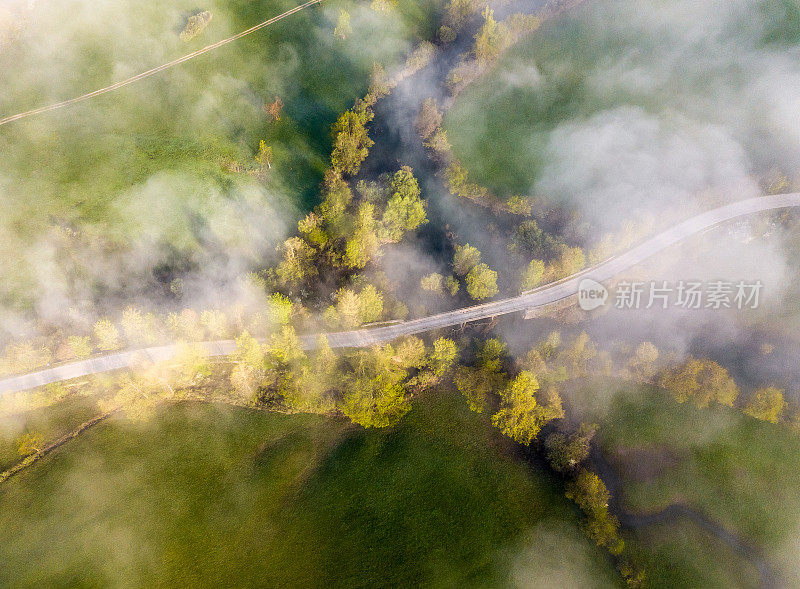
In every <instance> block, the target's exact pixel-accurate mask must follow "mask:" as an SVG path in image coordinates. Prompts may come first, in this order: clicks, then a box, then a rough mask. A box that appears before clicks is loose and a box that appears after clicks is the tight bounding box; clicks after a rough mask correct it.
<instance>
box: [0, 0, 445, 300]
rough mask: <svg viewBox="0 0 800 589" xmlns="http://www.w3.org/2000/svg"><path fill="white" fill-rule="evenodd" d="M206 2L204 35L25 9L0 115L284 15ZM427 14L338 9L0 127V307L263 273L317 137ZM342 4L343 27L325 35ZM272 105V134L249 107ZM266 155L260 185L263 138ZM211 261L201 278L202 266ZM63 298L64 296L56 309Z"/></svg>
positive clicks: (321, 138) (118, 16)
mask: <svg viewBox="0 0 800 589" xmlns="http://www.w3.org/2000/svg"><path fill="white" fill-rule="evenodd" d="M296 5H297V4H296V3H294V2H290V1H288V0H259V1H255V2H254V1H250V0H232V1H228V0H209V2H207V3H206V4H205V5H203V6H202V7H203V8H204V9H207V10H209V11H210V12H211V13H212V14H213V19H212V21H211V23H210V24H209V26H208V27H207V28H206V29H205V31H204V32H203V33H202V34H201V35H200V36H198V37H196V38H195V39H193V40H191V41H189V42H182V41H181V40H180V39H179V36H178V33H179V32H180V30H181V27H182V25H183V23H184V22H185V19H186V16H187V15H189V14H191V13H192V12H193V11H194V10H196V9H197V5H196V4H195V3H192V2H189V1H188V0H181V1H178V2H169V3H166V2H146V3H141V2H133V1H131V0H124V1H122V2H114V3H96V4H95V3H93V4H92V7H91V10H89V8H87V5H86V3H85V2H81V1H78V0H68V1H67V2H64V3H57V4H56V5H52V4H48V3H36V5H35V9H34V10H33V12H32V13H31V15H30V16H29V17H28V20H27V22H25V23H24V26H23V29H22V30H23V33H22V36H21V37H20V39H19V40H18V41H17V42H15V43H13V44H11V45H10V46H8V47H5V48H3V50H2V51H0V70H2V71H3V91H2V92H0V116H2V115H8V114H13V113H16V112H21V111H25V110H28V109H30V108H34V107H38V106H42V105H45V104H50V103H52V102H55V101H58V100H62V99H65V98H71V97H73V96H77V95H80V94H83V93H84V92H88V91H91V90H94V89H96V88H100V87H103V86H106V85H108V84H110V83H112V82H115V81H117V80H120V79H123V78H126V77H128V76H130V75H133V74H136V73H139V72H141V71H144V70H146V69H149V68H150V67H153V66H155V65H158V64H160V63H164V62H165V61H168V60H170V59H173V58H176V57H179V56H181V55H184V54H186V53H189V52H190V51H193V50H195V49H198V48H201V47H203V46H204V45H206V44H209V43H211V42H214V41H217V40H219V39H222V38H225V37H227V36H229V35H232V34H234V33H236V32H239V31H242V30H244V29H247V28H249V27H251V26H253V25H255V24H257V23H259V22H261V21H264V20H266V19H267V18H269V17H270V16H275V15H277V14H279V13H281V12H283V11H285V10H287V9H288V8H291V7H293V6H296ZM435 6H436V4H435V1H434V0H431V1H428V0H421V1H416V0H400V1H399V2H398V3H397V7H396V8H395V9H394V10H393V11H392V12H390V13H384V12H377V11H375V10H372V9H370V8H369V7H368V5H363V4H356V3H355V2H351V1H349V0H336V1H334V2H332V3H327V2H326V3H325V4H324V5H323V6H322V7H319V6H315V7H312V8H309V9H307V10H305V11H303V12H301V13H299V14H295V15H292V16H291V17H288V18H286V19H284V20H282V21H280V22H278V23H276V24H274V25H272V26H270V27H268V28H266V29H263V30H261V31H259V32H257V33H254V34H253V35H251V36H248V37H245V38H243V39H240V40H238V41H237V42H235V43H233V44H230V45H227V46H225V47H223V48H220V49H218V50H216V51H214V52H211V53H208V54H205V55H203V56H201V57H199V58H197V59H195V60H192V61H190V62H188V63H185V64H182V65H180V66H178V67H175V68H173V69H170V70H168V71H165V72H162V73H160V74H158V75H156V76H153V77H151V78H147V79H145V80H143V81H140V82H138V83H136V84H133V85H131V86H127V87H125V88H123V89H120V90H118V91H115V92H112V93H110V94H106V95H104V96H100V97H98V98H95V99H92V100H90V101H87V102H83V103H81V104H78V105H74V106H71V107H69V108H66V109H62V110H59V111H55V112H52V113H47V114H43V115H39V116H36V117H32V118H29V119H25V120H22V121H18V122H15V123H13V124H9V125H7V126H3V127H0V142H2V144H3V149H2V150H0V194H2V195H3V198H2V199H0V231H2V233H3V239H2V242H1V243H0V283H2V286H1V287H0V300H3V301H4V305H6V306H7V307H8V308H17V309H20V308H23V309H24V308H28V307H29V306H30V305H33V304H36V303H38V305H39V308H38V311H39V312H40V313H41V312H45V313H46V312H47V311H50V312H52V310H51V309H49V308H48V307H50V306H51V305H53V304H55V305H56V306H61V307H62V309H63V306H64V305H65V304H66V303H70V302H71V303H73V305H74V306H76V307H77V308H80V305H81V304H86V303H87V300H88V301H89V302H91V300H92V297H93V296H98V297H99V296H100V295H102V294H103V293H106V292H107V293H109V294H114V293H119V292H122V293H124V294H127V295H128V296H130V295H131V294H138V293H139V292H141V290H143V288H145V287H146V286H147V285H148V282H152V281H153V275H152V272H153V269H156V270H157V271H159V269H160V272H161V273H162V274H165V273H167V271H169V270H176V271H178V272H190V273H191V272H196V273H199V274H200V278H199V279H198V280H201V279H202V278H203V277H204V276H205V275H204V274H203V272H207V273H208V276H205V277H206V278H210V279H220V280H226V279H227V280H230V279H231V278H233V276H231V275H230V274H229V269H225V270H224V272H228V275H226V274H224V273H222V275H220V274H221V268H220V264H219V262H220V260H222V261H223V265H225V261H224V260H226V259H229V260H231V263H230V265H231V266H234V267H235V270H234V271H235V272H244V271H246V270H247V269H249V267H254V266H255V267H261V266H262V265H263V264H264V263H265V261H267V260H268V258H269V256H270V255H272V254H274V246H275V244H276V243H277V242H278V241H280V240H281V239H282V238H283V237H284V236H285V234H286V233H293V232H294V231H295V222H296V220H297V218H298V216H300V215H301V214H303V213H304V212H305V210H307V209H308V208H310V206H311V205H313V204H314V203H315V202H316V199H317V197H318V196H317V193H318V184H319V182H320V180H321V176H322V172H323V171H324V169H325V167H326V166H327V164H328V157H329V153H330V148H331V138H330V126H331V123H332V122H333V121H334V120H335V118H336V116H337V115H338V114H339V113H341V112H342V111H344V110H345V109H347V108H349V107H350V106H351V105H352V104H353V102H354V101H355V100H356V99H357V98H358V97H360V96H362V95H363V94H364V92H365V91H366V88H367V86H368V83H369V76H370V72H371V68H372V65H373V62H375V61H378V62H381V63H383V64H384V65H385V66H386V68H387V70H391V69H392V68H393V67H396V66H397V65H398V64H401V63H402V62H403V60H404V59H405V56H406V54H407V53H408V52H409V51H410V50H411V48H412V47H413V46H414V45H415V44H416V43H418V42H419V40H420V39H421V38H425V37H427V36H428V35H429V34H430V30H429V29H430V27H431V26H432V25H431V18H430V15H431V13H432V11H434V10H435ZM341 9H347V10H348V11H350V13H351V26H352V29H353V32H352V34H351V35H349V36H348V37H347V38H346V39H345V40H341V39H336V38H334V35H333V29H334V25H335V23H336V18H337V16H338V14H339V11H340V10H341ZM276 96H278V97H280V99H281V100H282V101H283V103H284V108H283V112H282V116H281V118H280V120H279V121H276V122H271V121H270V119H269V117H268V116H267V115H266V114H265V113H264V112H263V111H262V107H263V106H264V105H265V104H269V103H271V102H272V101H273V100H274V99H275V97H276ZM262 139H263V140H265V141H266V142H267V143H268V144H269V145H270V146H271V147H272V150H273V154H274V160H273V162H272V168H271V170H270V171H269V174H267V176H266V178H265V179H264V181H263V182H259V181H257V180H256V178H255V177H254V176H253V175H251V174H247V173H242V172H234V171H232V170H233V169H234V166H235V165H236V164H239V165H241V166H243V169H244V170H246V169H247V168H248V167H250V168H252V167H253V166H254V161H253V156H254V154H255V153H256V151H257V150H258V145H259V141H260V140H262ZM212 264H216V265H215V267H214V268H209V266H210V265H212ZM64 299H66V301H65V300H64Z"/></svg>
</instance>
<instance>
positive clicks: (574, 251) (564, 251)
mask: <svg viewBox="0 0 800 589" xmlns="http://www.w3.org/2000/svg"><path fill="white" fill-rule="evenodd" d="M584 266H586V255H585V254H584V253H583V250H582V249H581V248H579V247H567V246H563V247H562V248H561V252H560V254H559V256H558V258H557V259H556V260H555V261H554V262H553V263H552V264H551V266H550V269H549V272H548V274H549V276H548V278H549V280H555V279H559V278H564V277H566V276H572V275H573V274H575V273H576V272H580V271H581V270H583V268H584Z"/></svg>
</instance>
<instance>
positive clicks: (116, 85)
mask: <svg viewBox="0 0 800 589" xmlns="http://www.w3.org/2000/svg"><path fill="white" fill-rule="evenodd" d="M321 2H322V0H309V1H308V2H306V3H305V4H301V5H299V6H295V7H294V8H292V9H291V10H287V11H286V12H284V13H283V14H279V15H278V16H273V17H272V18H271V19H269V20H265V21H264V22H262V23H259V24H257V25H255V26H254V27H250V28H249V29H247V30H246V31H242V32H241V33H237V34H236V35H234V36H233V37H228V38H227V39H223V40H222V41H217V42H216V43H214V44H212V45H207V46H206V47H203V48H202V49H198V50H197V51H193V52H192V53H189V54H187V55H184V56H183V57H179V58H177V59H173V60H172V61H169V62H167V63H164V64H161V65H159V66H157V67H154V68H152V69H149V70H147V71H146V72H142V73H141V74H137V75H135V76H132V77H130V78H127V79H126V80H122V81H119V82H115V83H114V84H111V85H110V86H106V87H105V88H100V89H99V90H95V91H93V92H89V93H87V94H83V95H81V96H77V97H75V98H70V99H69V100H64V101H62V102H56V103H55V104H50V105H47V106H40V107H39V108H34V109H33V110H29V111H26V112H22V113H19V114H16V115H11V116H8V117H5V118H3V119H0V126H3V125H5V124H8V123H11V122H13V121H18V120H20V119H24V118H27V117H32V116H34V115H38V114H41V113H45V112H49V111H51V110H56V109H59V108H63V107H65V106H69V105H71V104H76V103H78V102H83V101H84V100H89V99H90V98H94V97H95V96H100V95H101V94H106V93H108V92H112V91H114V90H117V89H119V88H122V87H123V86H128V85H130V84H133V83H134V82H138V81H139V80H142V79H144V78H148V77H150V76H152V75H154V74H157V73H158V72H162V71H164V70H166V69H169V68H171V67H174V66H176V65H179V64H181V63H184V62H186V61H189V60H190V59H194V58H195V57H198V56H200V55H203V54H204V53H208V52H209V51H213V50H214V49H217V48H219V47H222V46H223V45H227V44H228V43H233V42H234V41H236V40H238V39H241V38H242V37H245V36H247V35H249V34H251V33H255V32H256V31H258V30H261V29H263V28H264V27H268V26H269V25H271V24H273V23H276V22H278V21H279V20H282V19H284V18H286V17H287V16H291V15H293V14H294V13H295V12H300V11H301V10H304V9H306V8H308V7H309V6H311V5H313V4H319V3H321Z"/></svg>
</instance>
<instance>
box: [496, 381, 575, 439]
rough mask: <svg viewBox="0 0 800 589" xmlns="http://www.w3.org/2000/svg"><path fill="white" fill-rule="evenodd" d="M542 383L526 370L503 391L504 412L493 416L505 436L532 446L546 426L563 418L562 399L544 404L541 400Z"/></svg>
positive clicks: (502, 410) (502, 407) (501, 406)
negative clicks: (539, 398)
mask: <svg viewBox="0 0 800 589" xmlns="http://www.w3.org/2000/svg"><path fill="white" fill-rule="evenodd" d="M538 392H539V381H538V380H537V378H536V376H535V375H534V374H533V373H532V372H528V371H527V370H523V371H522V372H520V373H519V374H518V375H517V376H516V378H514V379H513V380H512V381H511V383H510V384H509V385H508V386H507V387H506V388H505V389H504V390H502V391H501V393H500V399H501V405H500V410H499V411H498V412H497V413H495V414H494V416H492V424H493V425H494V426H495V427H498V428H500V430H501V431H502V432H503V434H504V435H506V436H508V437H509V438H511V439H513V440H516V441H517V442H519V443H521V444H530V443H531V442H532V441H533V440H534V439H535V438H536V436H538V435H539V432H540V431H541V429H542V426H544V424H545V423H547V422H548V421H550V420H551V419H555V418H557V417H563V415H564V413H563V409H562V408H561V400H560V398H557V395H556V398H551V399H549V400H548V403H547V404H546V405H545V404H541V403H539V401H538V399H537V393H538Z"/></svg>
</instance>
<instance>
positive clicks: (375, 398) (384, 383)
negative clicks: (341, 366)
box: [341, 345, 411, 427]
mask: <svg viewBox="0 0 800 589" xmlns="http://www.w3.org/2000/svg"><path fill="white" fill-rule="evenodd" d="M393 356H394V350H393V349H392V347H391V346H390V345H386V346H383V347H378V346H376V347H375V348H373V349H371V350H359V351H358V352H356V354H355V357H354V358H353V360H352V362H351V363H352V365H351V369H350V370H347V371H345V373H344V375H343V377H342V385H343V386H342V404H341V410H342V413H344V414H345V415H346V416H347V417H349V418H350V419H351V420H352V421H353V422H354V423H357V424H359V425H362V426H364V427H388V426H392V425H395V424H396V423H397V422H398V421H399V420H400V418H401V417H402V416H403V415H405V414H406V413H408V411H409V410H410V409H411V403H410V400H409V398H408V396H407V395H406V392H405V389H404V387H403V379H404V378H405V377H406V371H405V370H403V369H402V368H400V367H399V366H398V365H397V364H396V363H394V362H392V361H391V358H392V357H393Z"/></svg>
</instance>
